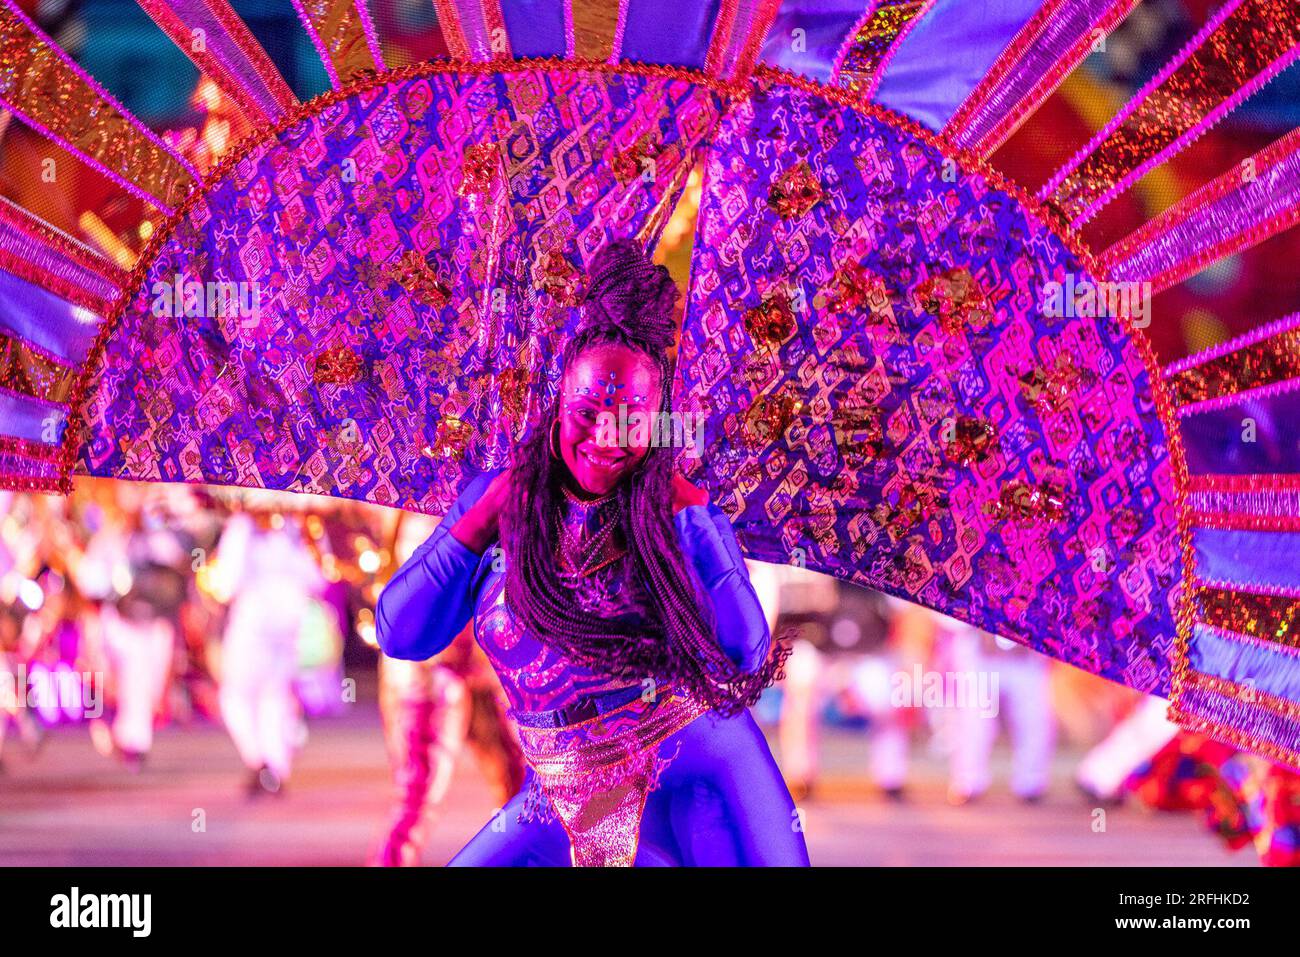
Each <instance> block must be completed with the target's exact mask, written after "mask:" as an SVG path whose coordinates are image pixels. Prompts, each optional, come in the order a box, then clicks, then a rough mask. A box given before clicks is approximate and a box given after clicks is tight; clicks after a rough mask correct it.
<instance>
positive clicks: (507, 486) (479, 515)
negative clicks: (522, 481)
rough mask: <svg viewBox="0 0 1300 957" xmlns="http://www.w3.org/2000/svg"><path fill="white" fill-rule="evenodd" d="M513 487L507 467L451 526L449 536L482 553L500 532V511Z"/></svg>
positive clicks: (477, 552)
mask: <svg viewBox="0 0 1300 957" xmlns="http://www.w3.org/2000/svg"><path fill="white" fill-rule="evenodd" d="M513 488H514V476H513V473H512V472H511V470H510V469H506V470H505V471H504V472H502V473H501V474H500V475H498V476H497V477H496V478H494V479H493V480H492V481H491V482H489V483H488V487H487V488H486V489H484V490H483V494H482V495H480V496H479V499H478V501H477V502H475V503H474V504H473V505H471V506H470V507H469V508H468V509H467V510H466V511H465V514H464V515H462V516H461V517H460V520H459V521H458V522H457V523H456V524H455V525H453V526H452V527H451V537H452V538H454V539H456V541H458V542H460V543H461V544H462V545H464V546H465V547H466V548H468V549H469V550H470V551H472V552H474V553H475V554H477V555H482V554H483V553H484V552H485V551H487V547H488V546H489V545H491V544H492V543H493V542H494V541H496V540H497V539H498V538H499V537H500V535H501V527H500V522H501V513H502V512H504V511H505V508H506V503H507V502H508V501H509V499H510V493H511V491H512V490H513Z"/></svg>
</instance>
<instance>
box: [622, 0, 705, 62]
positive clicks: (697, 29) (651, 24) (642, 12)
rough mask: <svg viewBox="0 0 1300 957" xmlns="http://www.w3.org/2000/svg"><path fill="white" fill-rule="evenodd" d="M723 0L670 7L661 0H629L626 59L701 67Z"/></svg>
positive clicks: (701, 1)
mask: <svg viewBox="0 0 1300 957" xmlns="http://www.w3.org/2000/svg"><path fill="white" fill-rule="evenodd" d="M719 6H721V0H689V2H686V3H680V4H675V5H673V6H672V7H671V8H668V7H666V6H665V5H664V4H663V3H661V2H660V0H629V3H628V7H627V22H626V24H625V26H624V28H623V59H624V60H633V61H635V62H637V63H663V64H669V65H671V66H685V67H695V68H697V69H698V68H701V67H703V66H704V57H705V55H706V54H707V53H708V52H709V40H711V39H712V38H713V28H714V26H715V24H716V22H717V18H718V8H719Z"/></svg>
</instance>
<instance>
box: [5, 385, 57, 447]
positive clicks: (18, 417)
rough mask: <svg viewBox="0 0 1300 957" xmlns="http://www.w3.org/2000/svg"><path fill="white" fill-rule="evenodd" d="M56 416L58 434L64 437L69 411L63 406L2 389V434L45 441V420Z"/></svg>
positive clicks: (34, 440) (33, 440) (32, 440)
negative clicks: (64, 427)
mask: <svg viewBox="0 0 1300 957" xmlns="http://www.w3.org/2000/svg"><path fill="white" fill-rule="evenodd" d="M50 416H53V417H54V421H55V423H56V428H57V429H58V431H57V433H56V434H57V436H58V437H59V438H60V439H61V438H62V437H63V426H64V424H65V422H66V420H67V411H66V410H65V409H64V408H63V407H62V406H57V405H51V404H50V403H48V402H39V401H37V400H36V399H29V398H28V397H27V396H25V395H18V394H17V393H15V392H10V391H9V390H7V389H0V434H3V435H8V436H11V437H13V438H16V439H27V440H28V441H31V442H44V441H45V420H46V419H47V418H48V417H50Z"/></svg>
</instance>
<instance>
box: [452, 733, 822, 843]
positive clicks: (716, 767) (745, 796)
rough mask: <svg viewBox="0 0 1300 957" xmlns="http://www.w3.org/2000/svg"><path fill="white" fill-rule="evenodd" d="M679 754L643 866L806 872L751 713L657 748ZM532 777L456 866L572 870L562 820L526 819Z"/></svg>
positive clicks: (654, 814)
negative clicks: (523, 813) (522, 818)
mask: <svg viewBox="0 0 1300 957" xmlns="http://www.w3.org/2000/svg"><path fill="white" fill-rule="evenodd" d="M679 742H680V745H681V750H680V751H677V748H678V744H679ZM674 751H677V757H676V758H675V759H674V760H673V762H672V763H671V764H670V765H669V766H668V769H667V770H666V771H665V772H664V773H663V776H662V777H661V778H660V780H659V786H658V787H657V788H655V790H653V791H651V792H650V796H649V798H648V799H647V800H646V807H645V813H644V815H643V816H642V818H641V842H640V845H639V847H638V849H637V856H636V865H637V866H638V867H656V866H660V867H662V866H674V865H685V866H694V867H736V866H767V867H807V866H808V848H807V846H806V844H805V843H804V838H803V827H802V824H801V821H800V818H799V815H798V814H797V813H796V811H795V807H794V802H793V801H792V800H791V798H790V792H789V790H787V788H786V786H785V782H784V781H783V780H782V779H781V772H780V771H779V770H777V766H776V762H775V761H773V760H772V753H771V751H770V750H768V747H767V741H766V740H765V739H764V738H763V733H762V732H761V731H760V730H759V728H758V725H757V724H755V722H754V719H753V717H751V716H750V714H749V712H744V713H743V714H740V715H737V716H735V717H732V718H723V717H720V716H719V715H717V714H714V713H709V714H706V715H703V716H701V717H699V718H697V719H695V720H694V721H693V722H691V723H690V724H689V725H687V726H686V727H685V728H683V729H682V730H681V731H679V732H677V734H675V735H673V736H672V737H670V738H668V739H667V740H666V741H664V743H663V744H661V745H660V747H659V753H660V754H661V755H671V754H673V752H674ZM532 775H533V772H532V771H531V770H530V771H529V772H528V779H527V780H526V781H525V783H524V788H523V789H522V790H521V791H520V792H519V793H518V794H516V795H515V796H514V797H513V798H511V799H510V801H509V802H508V803H507V804H506V806H505V808H504V809H503V810H502V811H501V813H500V814H499V815H497V817H496V818H495V819H494V820H493V822H492V823H490V824H488V825H487V826H485V827H484V828H483V829H482V830H481V831H479V832H478V834H476V835H475V836H474V837H473V839H472V840H470V842H469V843H468V844H466V845H465V847H464V848H463V849H462V850H461V852H460V853H459V854H457V855H456V856H455V857H454V858H452V860H451V866H453V867H523V866H536V867H567V866H569V838H568V835H567V834H565V832H564V827H563V826H562V825H561V824H560V822H559V821H558V820H557V821H551V822H549V823H541V822H538V821H529V822H526V823H523V822H520V821H519V820H518V816H519V812H520V810H521V809H522V807H523V803H524V796H525V794H526V793H527V789H528V784H529V783H530V782H531V779H532Z"/></svg>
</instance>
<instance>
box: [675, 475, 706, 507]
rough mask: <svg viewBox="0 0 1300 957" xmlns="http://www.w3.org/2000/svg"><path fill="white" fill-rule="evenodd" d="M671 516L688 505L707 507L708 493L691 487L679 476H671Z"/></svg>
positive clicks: (693, 486) (696, 487)
mask: <svg viewBox="0 0 1300 957" xmlns="http://www.w3.org/2000/svg"><path fill="white" fill-rule="evenodd" d="M672 493H673V514H674V515H676V514H677V513H678V512H680V511H681V510H682V509H684V508H686V507H687V506H689V505H708V504H709V493H708V492H706V491H704V489H702V488H699V487H698V486H695V485H692V484H691V483H690V482H688V481H686V479H684V478H682V477H681V476H680V475H674V476H673V484H672Z"/></svg>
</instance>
